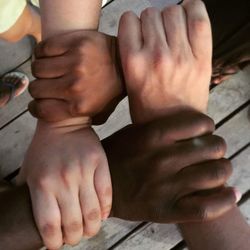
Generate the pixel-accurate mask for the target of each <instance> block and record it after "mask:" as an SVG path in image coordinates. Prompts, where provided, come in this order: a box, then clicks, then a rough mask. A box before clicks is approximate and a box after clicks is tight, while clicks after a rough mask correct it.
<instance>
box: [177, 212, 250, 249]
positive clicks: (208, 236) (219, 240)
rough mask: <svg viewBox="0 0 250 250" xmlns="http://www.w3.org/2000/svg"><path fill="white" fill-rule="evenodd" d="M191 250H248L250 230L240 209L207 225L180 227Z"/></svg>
mask: <svg viewBox="0 0 250 250" xmlns="http://www.w3.org/2000/svg"><path fill="white" fill-rule="evenodd" d="M180 229H181V232H182V234H183V237H184V239H185V241H186V242H187V245H188V248H189V249H190V250H200V249H203V250H211V249H213V250H222V249H223V250H224V249H226V250H236V249H240V250H248V249H249V245H250V228H249V225H248V224H247V222H246V220H245V218H244V217H243V215H242V214H241V212H240V210H239V209H238V208H234V209H232V210H231V211H230V212H228V213H227V214H225V215H223V216H222V217H220V218H218V219H216V220H214V221H211V222H206V223H189V224H182V225H180Z"/></svg>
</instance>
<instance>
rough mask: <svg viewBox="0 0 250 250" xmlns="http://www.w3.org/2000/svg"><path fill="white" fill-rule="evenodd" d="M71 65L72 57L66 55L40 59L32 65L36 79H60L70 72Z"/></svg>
mask: <svg viewBox="0 0 250 250" xmlns="http://www.w3.org/2000/svg"><path fill="white" fill-rule="evenodd" d="M71 64H72V60H71V57H69V56H68V57H67V56H66V55H65V56H60V57H52V58H48V59H47V58H42V59H38V60H36V61H34V62H33V63H32V65H31V67H32V74H33V75H34V77H36V78H58V77H61V76H64V75H66V74H67V73H69V72H70V68H71V67H70V65H71Z"/></svg>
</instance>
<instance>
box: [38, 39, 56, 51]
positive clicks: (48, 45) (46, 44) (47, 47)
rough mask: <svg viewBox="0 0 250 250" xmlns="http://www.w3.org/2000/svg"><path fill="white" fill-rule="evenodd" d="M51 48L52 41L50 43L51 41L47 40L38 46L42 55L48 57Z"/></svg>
mask: <svg viewBox="0 0 250 250" xmlns="http://www.w3.org/2000/svg"><path fill="white" fill-rule="evenodd" d="M52 47H53V41H52V39H51V40H48V41H43V42H42V43H41V44H40V49H41V51H42V53H43V54H44V55H48V54H49V53H50V51H51V49H52Z"/></svg>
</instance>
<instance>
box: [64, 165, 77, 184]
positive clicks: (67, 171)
mask: <svg viewBox="0 0 250 250" xmlns="http://www.w3.org/2000/svg"><path fill="white" fill-rule="evenodd" d="M74 172H75V170H74V171H73V170H72V169H71V168H68V167H67V168H63V169H62V171H61V173H60V175H61V180H62V182H63V184H64V185H65V186H66V187H70V184H71V183H72V175H73V174H74Z"/></svg>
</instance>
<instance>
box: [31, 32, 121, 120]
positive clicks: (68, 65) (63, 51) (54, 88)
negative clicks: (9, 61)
mask: <svg viewBox="0 0 250 250" xmlns="http://www.w3.org/2000/svg"><path fill="white" fill-rule="evenodd" d="M116 47H117V46H116V38H114V37H111V36H108V35H105V34H102V33H99V32H96V31H76V32H70V33H66V34H64V35H58V36H56V37H54V38H50V39H48V40H46V41H43V42H41V43H40V44H39V45H38V46H37V48H36V50H35V56H36V60H35V61H34V62H33V64H32V72H33V75H34V76H35V77H36V78H37V80H35V81H34V82H33V83H31V85H30V88H29V90H30V94H31V96H32V97H33V98H34V99H35V100H34V101H32V102H31V103H30V105H29V110H30V112H31V113H32V115H34V116H35V117H36V118H39V119H42V120H45V121H49V122H51V121H53V122H55V121H56V122H57V121H62V120H66V119H69V118H72V117H79V116H90V117H92V118H93V119H94V120H93V122H94V123H95V124H96V123H97V124H100V123H103V122H104V121H106V119H107V118H108V117H109V115H110V114H111V113H112V112H113V111H114V109H115V107H116V105H117V104H118V103H119V101H120V100H121V99H122V98H123V97H124V93H123V92H124V88H123V84H122V81H121V79H120V76H119V75H120V74H119V66H118V65H119V63H117V56H118V55H117V49H116ZM51 79H53V83H52V84H51Z"/></svg>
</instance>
